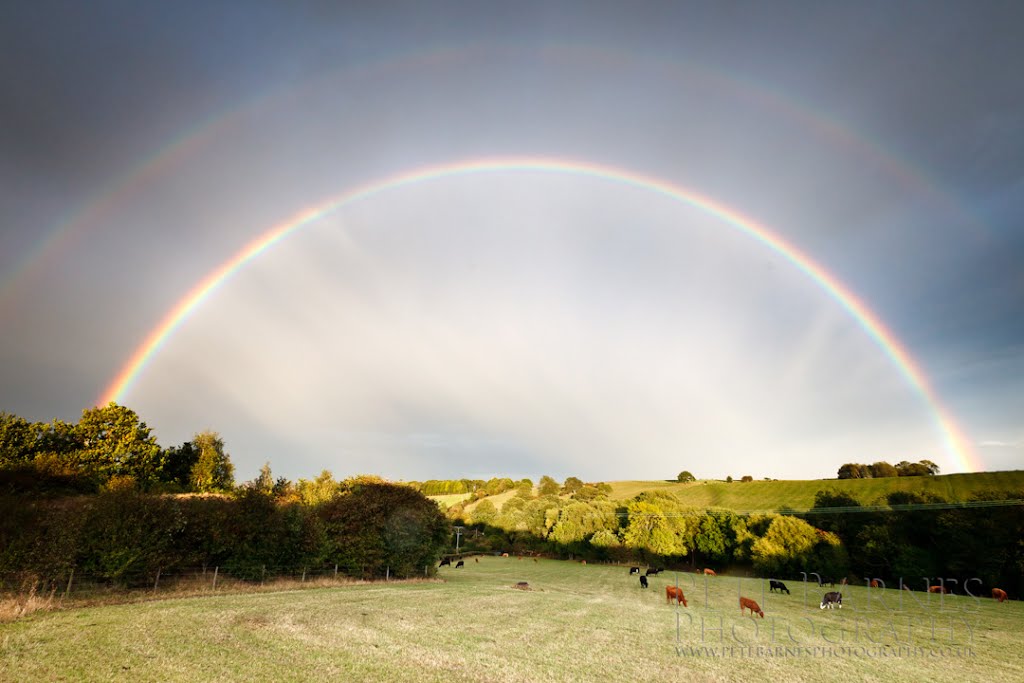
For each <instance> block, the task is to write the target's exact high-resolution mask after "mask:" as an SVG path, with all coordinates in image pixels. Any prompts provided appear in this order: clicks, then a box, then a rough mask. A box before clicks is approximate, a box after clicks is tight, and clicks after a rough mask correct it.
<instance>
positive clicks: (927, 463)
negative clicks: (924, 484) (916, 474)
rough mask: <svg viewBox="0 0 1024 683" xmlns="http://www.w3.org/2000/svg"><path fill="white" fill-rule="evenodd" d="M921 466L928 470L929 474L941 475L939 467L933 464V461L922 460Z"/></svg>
mask: <svg viewBox="0 0 1024 683" xmlns="http://www.w3.org/2000/svg"><path fill="white" fill-rule="evenodd" d="M921 464H922V465H924V466H925V467H927V468H928V473H929V474H932V475H935V474H938V473H939V466H938V465H936V464H935V463H933V462H932V461H931V460H922V461H921Z"/></svg>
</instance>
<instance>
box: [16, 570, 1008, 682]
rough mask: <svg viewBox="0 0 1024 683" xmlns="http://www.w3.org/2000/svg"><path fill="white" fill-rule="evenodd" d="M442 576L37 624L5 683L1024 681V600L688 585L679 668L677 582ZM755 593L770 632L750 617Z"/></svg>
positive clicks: (21, 624)
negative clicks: (828, 595)
mask: <svg viewBox="0 0 1024 683" xmlns="http://www.w3.org/2000/svg"><path fill="white" fill-rule="evenodd" d="M441 577H442V579H443V582H430V581H423V582H418V583H404V584H400V583H391V584H383V583H377V584H361V585H348V586H343V587H336V588H318V589H307V590H297V591H287V592H285V591H282V592H271V593H253V594H233V595H213V596H210V597H194V598H184V599H170V600H162V601H153V602H146V603H136V604H127V605H113V606H105V607H89V608H79V609H68V610H65V611H58V612H37V613H34V614H32V615H30V616H27V617H24V618H23V619H21V620H19V621H16V622H13V623H7V624H0V680H3V681H58V680H75V681H109V680H133V681H192V680H197V679H198V680H205V681H242V680H263V681H438V682H440V681H445V682H451V681H666V682H667V681H673V682H675V681H735V682H737V683H739V682H741V681H742V682H743V683H752V682H757V681H772V683H778V682H780V681H906V682H907V683H911V682H913V683H917V682H919V681H950V682H954V681H955V682H956V683H963V682H965V681H979V682H980V681H985V682H990V681H1019V680H1024V659H1022V658H1021V657H1020V649H1019V648H1020V644H1019V636H1020V634H1021V633H1022V632H1024V604H1022V603H1021V602H1017V601H1012V602H1007V603H1003V604H997V603H995V602H994V601H993V600H991V599H981V600H972V599H970V598H966V597H961V596H952V597H951V596H937V595H928V594H924V593H915V594H914V596H916V597H917V598H919V599H920V600H922V602H923V604H922V605H917V604H914V603H909V602H908V600H909V599H910V598H909V596H908V595H907V594H905V593H900V592H898V591H895V590H886V591H879V590H876V591H874V592H873V593H872V595H873V596H874V598H875V599H873V600H872V601H870V602H869V601H868V589H866V588H862V587H846V588H844V589H843V591H844V604H845V607H844V609H842V610H832V611H829V610H825V611H822V610H820V609H819V608H818V601H819V600H820V599H821V593H822V590H823V589H819V588H817V587H816V586H815V587H810V588H808V589H807V590H806V592H805V590H804V586H803V584H800V583H799V582H798V581H788V582H787V583H788V584H789V588H790V589H791V590H792V595H789V596H778V595H776V594H767V595H765V596H762V582H761V581H760V580H756V579H741V578H738V577H729V576H720V577H717V578H711V579H709V580H708V581H707V582H706V583H705V581H704V579H703V577H697V576H695V575H692V574H680V575H679V576H678V579H679V581H680V585H681V586H683V588H684V590H685V591H686V595H687V598H688V601H689V607H687V608H680V609H679V610H678V619H679V622H678V623H679V629H680V636H681V637H680V639H679V644H680V646H681V647H682V648H683V652H684V653H685V656H680V655H679V654H678V652H679V651H678V650H677V610H676V608H674V607H671V606H668V605H666V603H665V593H664V587H665V585H667V584H668V583H670V582H673V581H675V580H676V577H675V576H674V575H668V574H664V575H661V576H658V577H651V588H650V589H649V590H647V591H644V590H641V589H640V587H639V584H638V581H637V578H636V577H631V576H629V575H628V570H627V569H626V568H625V567H616V566H607V565H594V564H591V565H587V566H583V565H580V564H577V563H572V562H561V561H555V560H541V561H539V562H536V563H535V562H533V561H531V560H529V559H526V560H517V559H515V558H507V559H505V558H497V557H493V556H488V557H485V558H482V559H481V561H480V562H479V563H476V562H473V561H470V563H469V564H468V566H467V567H466V568H464V569H449V568H445V569H443V570H442V573H441ZM517 581H528V582H529V584H530V586H531V587H532V589H533V590H531V591H528V592H527V591H520V590H516V589H514V588H512V585H513V584H514V583H515V582H517ZM764 590H767V587H764ZM741 592H742V594H743V595H746V596H749V597H752V598H754V599H755V600H757V601H758V602H760V603H761V606H762V608H763V609H764V611H765V617H766V618H765V619H756V621H755V620H753V619H751V618H750V617H745V618H744V617H741V616H740V613H739V607H738V595H739V594H740V593H741ZM901 597H903V600H904V602H903V604H902V606H901V605H900V603H899V599H900V598H901ZM940 598H942V600H941V601H940ZM933 620H934V626H935V627H936V631H935V634H934V640H933V633H932V630H931V628H932V625H933ZM702 621H703V624H704V627H705V634H704V639H703V640H702V636H701V623H702ZM755 626H756V629H757V630H756V631H755ZM707 629H722V630H721V631H718V630H710V631H709V630H707ZM720 638H721V642H719V639H720ZM794 641H795V642H794ZM830 641H834V642H830ZM690 647H696V648H698V652H701V654H700V655H694V654H692V653H691V652H690V650H689V649H688V648H690ZM702 647H703V648H717V650H714V651H712V650H710V649H708V650H704V651H701V650H699V648H702ZM723 648H724V649H723ZM758 648H761V649H760V650H758ZM900 648H905V649H904V650H902V651H901V650H900ZM883 653H885V654H883Z"/></svg>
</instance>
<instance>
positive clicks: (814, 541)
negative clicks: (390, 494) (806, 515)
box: [449, 486, 849, 577]
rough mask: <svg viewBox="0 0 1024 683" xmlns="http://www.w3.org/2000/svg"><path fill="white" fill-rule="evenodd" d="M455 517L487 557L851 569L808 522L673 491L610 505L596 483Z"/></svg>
mask: <svg viewBox="0 0 1024 683" xmlns="http://www.w3.org/2000/svg"><path fill="white" fill-rule="evenodd" d="M449 515H450V516H452V517H453V518H454V519H457V520H458V521H459V522H460V523H462V524H465V525H468V526H470V527H471V528H472V529H473V530H474V531H473V533H471V534H470V535H469V536H468V537H467V541H466V546H465V547H466V548H467V549H469V550H479V551H483V552H514V553H531V552H535V553H543V554H550V555H555V556H561V557H579V558H588V559H593V560H603V561H616V562H646V563H648V564H660V565H665V566H673V567H676V568H682V567H684V566H686V565H689V566H690V567H691V568H700V567H704V566H713V567H717V568H722V567H725V566H729V565H733V564H743V565H747V566H751V567H752V568H753V569H754V570H755V571H756V572H758V573H759V574H762V575H765V576H780V577H783V576H795V575H797V574H798V573H799V572H801V571H808V572H810V571H817V572H819V573H822V572H828V573H830V574H832V575H835V576H844V575H845V574H846V573H847V571H848V569H849V560H848V558H847V556H846V551H845V548H844V546H843V544H842V542H841V540H840V539H839V537H838V536H837V535H836V534H833V533H830V532H827V531H824V530H822V529H817V528H815V527H814V526H812V525H811V524H810V523H809V522H807V521H806V520H803V519H800V518H797V517H793V516H789V515H781V514H754V515H741V514H738V513H736V512H734V511H732V510H727V509H720V508H697V507H692V506H687V505H684V504H682V503H681V502H680V501H679V499H678V498H677V497H676V496H675V495H674V494H672V493H670V492H666V491H646V492H643V493H641V494H639V495H637V496H636V497H634V498H632V499H631V500H628V501H612V500H609V498H608V496H607V493H606V492H604V491H601V490H599V489H598V488H597V487H594V486H584V487H581V488H580V489H579V490H578V491H577V492H576V493H574V494H573V495H572V496H571V497H570V498H568V499H565V498H561V497H558V496H556V495H536V496H533V495H526V494H525V493H522V494H520V493H517V495H515V496H514V497H512V498H510V499H509V500H507V501H506V502H505V503H504V504H503V505H502V506H501V508H500V509H498V508H497V506H495V505H494V504H493V503H492V502H491V501H490V500H483V501H480V502H479V503H476V504H475V505H474V506H472V507H469V508H467V507H465V506H453V507H452V508H450V509H449Z"/></svg>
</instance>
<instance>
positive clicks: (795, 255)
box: [99, 157, 982, 471]
mask: <svg viewBox="0 0 1024 683" xmlns="http://www.w3.org/2000/svg"><path fill="white" fill-rule="evenodd" d="M514 171H524V172H547V173H564V174H569V175H577V176H586V177H592V178H600V179H604V180H608V181H612V182H618V183H622V184H625V185H629V186H633V187H637V188H642V189H645V190H648V191H651V192H655V193H657V194H660V195H663V196H667V197H670V198H672V199H675V200H677V201H680V202H682V203H684V204H687V205H689V206H691V207H694V208H696V209H699V210H701V211H703V212H705V213H707V214H710V215H712V216H714V217H716V218H718V219H719V220H722V221H723V222H725V223H726V224H728V225H730V226H732V227H733V228H736V229H737V230H740V231H741V232H743V233H745V234H746V235H748V236H750V237H752V238H754V239H755V240H757V241H758V242H760V243H762V244H763V245H765V246H767V247H768V248H770V249H772V250H773V251H775V252H776V253H778V254H780V255H781V256H782V257H784V258H785V259H786V260H787V261H788V262H789V263H791V264H792V265H793V266H795V267H796V268H798V269H799V270H801V271H803V272H804V273H805V274H806V275H808V276H809V277H810V278H811V279H812V280H813V281H814V282H815V283H816V284H817V285H818V286H819V287H820V288H821V289H822V290H824V291H825V292H826V293H827V294H828V295H829V296H830V297H831V298H833V299H834V300H835V301H836V302H837V303H839V304H840V305H841V306H842V307H843V308H844V309H846V311H847V312H848V313H849V314H850V315H851V316H852V317H853V319H854V320H855V321H856V322H857V324H858V325H860V327H861V328H863V329H864V331H865V332H866V333H867V334H868V336H869V337H871V339H873V340H874V341H875V342H876V343H877V344H878V346H879V347H880V348H881V349H882V350H883V351H884V352H885V354H886V355H887V356H888V357H889V358H890V360H891V361H892V362H893V363H894V364H895V366H896V367H897V368H898V369H899V370H900V372H901V373H902V374H903V375H904V377H905V378H906V379H907V381H908V382H909V383H910V385H911V386H912V387H913V388H914V390H915V391H916V392H917V393H918V394H919V395H920V396H921V398H922V399H923V400H924V402H925V403H926V404H927V405H928V407H929V409H930V410H931V411H932V414H933V415H934V417H935V420H936V423H937V425H938V427H939V430H940V431H941V433H942V436H943V440H944V441H945V444H946V448H947V450H948V451H949V453H950V455H952V456H953V459H954V461H955V462H956V464H957V465H958V466H959V467H960V468H961V470H963V471H975V470H980V469H982V467H981V464H980V462H979V461H978V458H977V455H976V454H975V453H974V451H973V449H972V448H971V447H970V442H969V441H968V440H967V439H966V438H965V437H964V435H963V433H962V431H961V429H960V428H959V427H958V426H957V424H956V422H955V420H954V419H953V417H952V415H951V414H950V412H949V411H948V410H947V409H946V408H945V407H944V406H943V405H942V403H941V402H940V400H939V397H938V395H937V394H936V392H935V391H934V389H933V388H932V386H931V383H930V382H929V381H928V379H927V377H926V376H925V374H924V372H923V371H922V370H921V369H920V367H919V366H918V364H917V363H916V362H915V361H914V359H913V358H912V357H911V356H910V354H909V352H908V351H907V350H906V348H904V346H903V345H902V343H900V341H899V340H898V339H897V338H896V337H895V335H893V333H892V332H890V331H889V330H888V328H886V326H885V325H884V324H883V323H882V321H881V320H880V319H879V318H878V316H877V315H875V314H874V312H872V311H871V310H870V309H869V308H868V306H867V305H866V304H865V303H864V302H863V301H862V300H860V299H859V298H858V297H857V296H856V295H854V294H853V292H851V291H850V290H849V289H848V288H847V287H846V286H845V285H843V284H842V282H840V281H839V279H838V278H836V277H834V276H833V275H831V274H830V273H828V272H827V271H826V270H825V269H824V268H822V267H821V266H820V265H818V264H817V263H815V262H814V260H812V259H811V257H810V256H808V255H807V254H805V253H803V252H802V251H800V250H799V249H798V248H797V247H796V246H794V245H792V244H790V243H788V242H786V241H785V240H783V239H782V238H781V237H780V236H778V235H776V234H775V233H773V232H771V231H770V230H768V229H767V228H766V227H764V226H762V225H759V224H758V223H756V222H755V221H753V220H751V219H750V218H747V217H746V216H743V215H742V214H740V213H739V212H737V211H734V210H733V209H731V208H729V207H727V206H725V205H724V204H721V203H719V202H717V201H715V200H714V199H712V198H710V197H706V196H702V195H700V194H697V193H696V192H694V191H692V190H689V189H687V188H684V187H681V186H678V185H674V184H672V183H670V182H667V181H665V180H661V179H658V178H654V177H651V176H647V175H642V174H639V173H635V172H632V171H628V170H623V169H619V168H615V167H611V166H604V165H599V164H594V163H589V162H580V161H572V160H565V159H547V158H542V157H509V158H488V159H475V160H464V161H456V162H452V163H446V164H439V165H433V166H426V167H422V168H417V169H414V170H411V171H406V172H404V173H399V174H396V175H392V176H388V177H385V178H382V179H379V180H375V181H372V182H369V183H366V184H363V185H359V186H357V187H354V188H351V189H349V190H346V191H344V192H342V193H340V194H337V195H334V196H332V197H329V198H327V199H326V200H324V201H322V202H320V203H319V204H316V205H313V206H311V207H308V208H306V209H303V210H302V211H300V212H298V213H297V214H295V215H293V216H292V217H290V218H288V219H287V220H285V221H284V222H282V223H279V224H277V225H275V226H273V227H271V228H270V229H268V230H266V231H265V232H263V233H262V234H261V235H259V236H258V237H256V238H255V239H253V240H252V241H250V242H249V243H247V244H246V245H245V246H243V247H242V248H241V249H240V250H239V251H238V252H237V253H235V254H234V255H233V256H231V257H230V258H228V259H227V260H225V261H224V262H223V263H221V264H220V265H219V266H217V267H216V268H215V269H214V270H213V271H211V272H210V273H209V274H208V275H207V276H206V277H204V278H203V279H202V280H200V281H199V282H198V283H196V285H194V286H193V287H192V289H190V290H189V291H188V293H187V294H186V295H185V296H184V297H183V298H182V299H180V300H179V301H178V303H176V304H175V305H174V306H173V307H172V308H171V309H170V310H169V311H168V312H167V313H166V314H165V315H164V316H163V317H162V318H161V320H160V322H159V323H158V324H157V325H156V327H154V328H153V329H152V331H150V332H149V334H147V335H146V337H145V338H144V339H143V341H142V342H141V343H140V344H139V346H138V347H137V348H136V349H135V351H134V352H133V353H132V355H131V357H130V358H129V359H128V360H127V361H126V362H125V363H124V365H123V366H122V367H121V370H120V371H119V372H118V373H117V375H116V376H115V377H114V379H113V380H112V381H111V382H110V383H109V385H108V386H107V388H106V389H105V390H104V391H103V394H102V395H101V397H100V399H99V404H100V405H105V404H107V403H109V402H111V401H115V402H120V401H121V400H122V398H123V396H124V395H125V393H126V392H127V391H128V390H129V389H130V388H131V386H132V385H133V383H134V382H135V381H136V380H137V379H138V377H139V375H140V374H141V372H142V371H143V370H144V369H145V367H146V365H147V364H148V363H149V362H150V361H151V360H152V359H153V357H154V356H155V355H156V353H157V352H158V351H159V350H160V348H161V347H162V346H163V345H164V343H166V341H167V340H168V339H169V338H170V336H171V335H172V334H173V333H174V331H175V330H176V329H177V328H178V327H179V326H180V325H181V324H182V323H183V322H184V321H185V320H186V319H187V318H188V316H189V314H190V313H191V312H192V311H193V310H194V309H195V308H196V307H197V306H199V305H200V304H201V303H202V302H203V301H204V300H205V299H206V297H208V296H209V295H210V294H211V293H212V292H213V291H214V290H215V289H217V287H218V286H219V285H221V284H222V283H223V282H225V281H226V280H227V279H228V278H230V277H231V275H232V274H233V273H235V272H237V271H238V270H239V269H241V268H242V267H243V266H245V264H247V263H248V262H249V261H251V260H253V259H254V258H256V257H257V256H259V255H260V254H262V253H263V252H264V251H266V250H268V249H270V248H271V247H272V246H274V245H275V244H277V243H278V242H280V241H281V240H282V239H284V238H285V237H287V236H288V235H290V234H292V233H293V232H295V231H297V230H299V229H300V228H302V227H304V226H306V225H309V224H310V223H313V222H314V221H316V220H318V219H320V218H323V217H324V216H326V215H328V214H330V213H332V212H334V211H337V210H339V209H341V208H343V207H345V206H347V205H349V204H352V203H353V202H357V201H359V200H362V199H366V198H369V197H371V196H373V195H376V194H380V193H382V192H386V191H390V190H396V189H399V188H402V187H405V186H409V185H413V184H417V183H422V182H427V181H431V180H439V179H442V178H447V177H452V176H461V175H469V174H473V173H495V172H514Z"/></svg>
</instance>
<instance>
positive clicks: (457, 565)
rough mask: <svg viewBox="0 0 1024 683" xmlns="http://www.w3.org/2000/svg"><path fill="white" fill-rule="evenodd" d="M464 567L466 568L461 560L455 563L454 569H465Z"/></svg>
mask: <svg viewBox="0 0 1024 683" xmlns="http://www.w3.org/2000/svg"><path fill="white" fill-rule="evenodd" d="M465 566H466V563H465V562H463V561H462V560H459V561H458V562H456V563H455V568H456V569H458V568H459V567H465Z"/></svg>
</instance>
